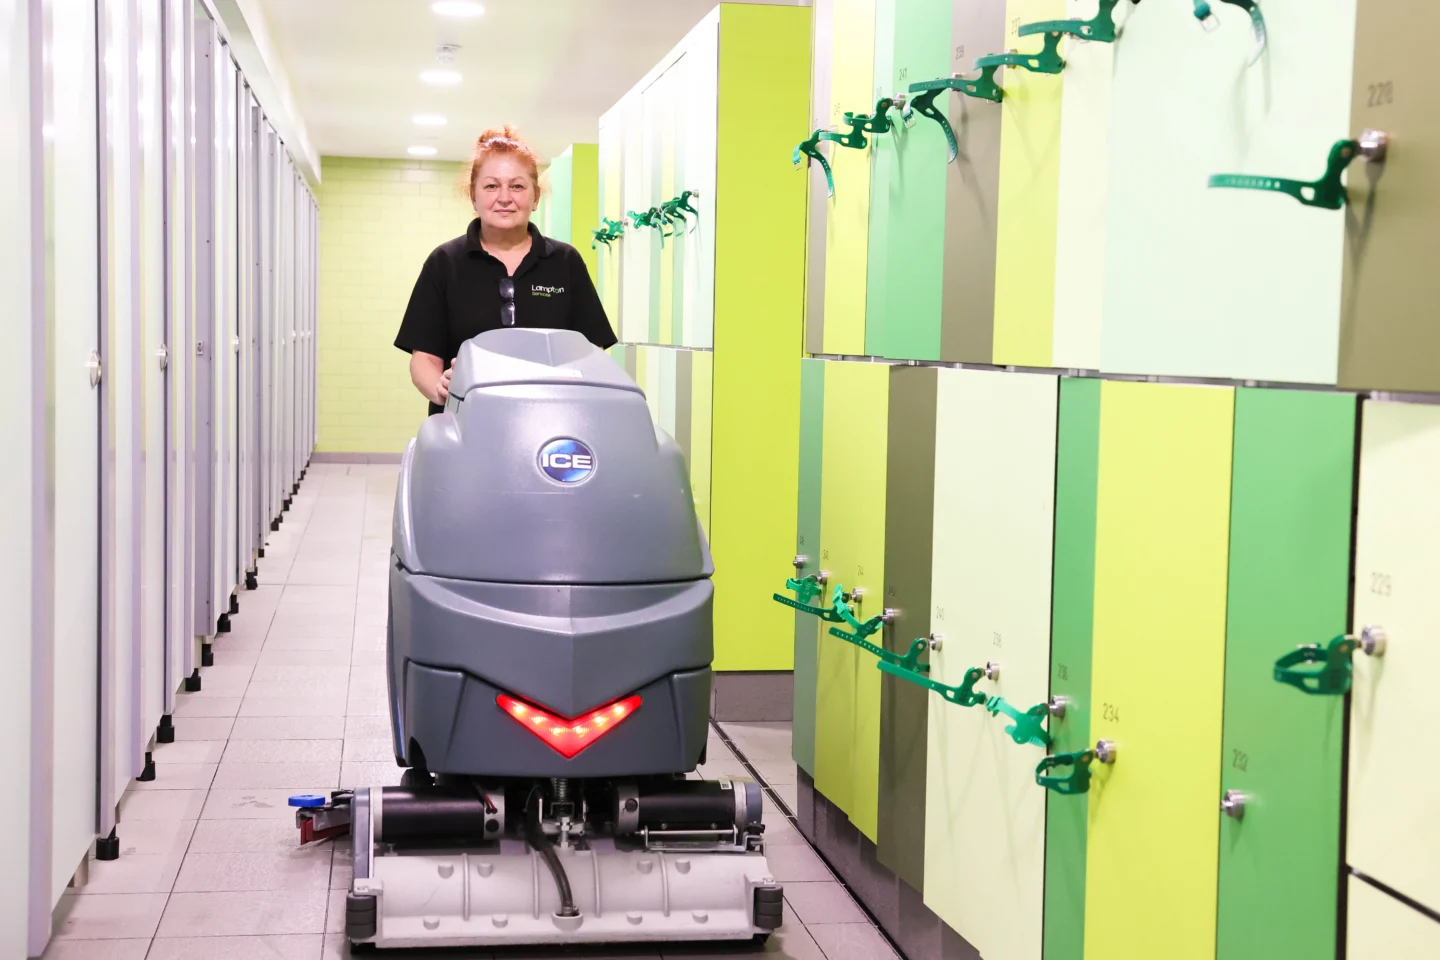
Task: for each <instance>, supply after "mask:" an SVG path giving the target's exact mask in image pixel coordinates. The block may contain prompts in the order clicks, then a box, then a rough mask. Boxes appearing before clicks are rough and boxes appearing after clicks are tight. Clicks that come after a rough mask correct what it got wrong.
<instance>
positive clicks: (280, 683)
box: [245, 668, 350, 700]
mask: <svg viewBox="0 0 1440 960" xmlns="http://www.w3.org/2000/svg"><path fill="white" fill-rule="evenodd" d="M349 689H350V678H349V677H348V676H347V675H345V674H343V673H342V674H340V675H339V676H314V675H312V676H306V675H305V673H304V668H296V669H295V670H294V671H293V672H292V674H291V676H290V677H289V678H288V679H286V680H252V681H250V686H249V688H248V689H247V690H246V691H245V695H246V697H247V698H252V697H270V698H276V699H279V698H292V699H295V700H308V699H315V698H320V699H337V698H339V697H343V696H345V695H346V693H347V692H348V691H349Z"/></svg>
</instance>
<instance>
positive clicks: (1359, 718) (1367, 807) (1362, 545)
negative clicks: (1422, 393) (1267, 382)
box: [1345, 400, 1440, 912]
mask: <svg viewBox="0 0 1440 960" xmlns="http://www.w3.org/2000/svg"><path fill="white" fill-rule="evenodd" d="M1437 467H1440V406H1435V405H1430V404H1418V403H1384V402H1376V401H1373V400H1371V401H1366V402H1365V405H1364V409H1363V416H1362V421H1361V432H1360V483H1359V492H1358V494H1357V496H1358V509H1357V518H1356V525H1355V593H1354V613H1353V616H1352V619H1351V623H1350V632H1351V633H1352V634H1358V633H1359V632H1360V631H1361V630H1362V629H1364V628H1365V627H1367V626H1374V627H1378V628H1380V629H1381V630H1383V631H1384V633H1385V635H1386V637H1387V640H1386V644H1385V647H1384V649H1383V651H1380V653H1381V655H1379V656H1367V655H1365V654H1364V653H1362V652H1360V651H1358V650H1357V651H1356V652H1355V653H1354V654H1353V655H1352V656H1353V661H1354V679H1353V681H1352V693H1351V705H1350V743H1349V792H1348V797H1347V816H1346V851H1345V857H1346V861H1347V862H1348V863H1349V865H1350V868H1351V869H1352V870H1355V871H1358V872H1360V873H1363V874H1364V875H1365V876H1367V877H1370V878H1372V879H1374V880H1377V881H1379V882H1381V883H1383V884H1385V885H1386V886H1388V887H1390V888H1391V889H1393V890H1396V891H1398V892H1399V893H1400V894H1402V895H1404V896H1406V897H1409V898H1411V899H1412V900H1415V901H1417V902H1418V903H1420V904H1421V905H1423V906H1424V907H1427V908H1429V909H1430V910H1431V911H1436V912H1440V829H1437V828H1436V824H1437V822H1440V791H1437V790H1436V789H1435V786H1434V783H1433V779H1434V778H1433V775H1432V774H1431V773H1430V772H1429V768H1428V767H1427V766H1426V765H1425V764H1424V763H1417V762H1416V755H1415V751H1414V747H1413V744H1414V743H1415V740H1414V738H1415V735H1416V733H1415V732H1416V731H1423V730H1429V729H1432V728H1433V726H1434V724H1435V722H1436V720H1437V719H1440V706H1437V703H1436V700H1435V697H1434V696H1433V695H1432V694H1431V681H1432V678H1433V677H1434V676H1435V675H1436V671H1437V670H1440V644H1436V643H1435V642H1434V637H1435V635H1436V633H1437V630H1440V603H1437V601H1436V599H1435V590H1434V584H1435V582H1436V579H1437V577H1440V499H1437V498H1436V494H1435V482H1434V478H1435V476H1436V473H1435V471H1436V469H1437ZM1352 889H1353V885H1352Z"/></svg>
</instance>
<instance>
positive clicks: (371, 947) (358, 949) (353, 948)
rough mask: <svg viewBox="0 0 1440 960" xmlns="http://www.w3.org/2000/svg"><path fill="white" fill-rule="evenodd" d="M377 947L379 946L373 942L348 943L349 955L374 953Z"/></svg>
mask: <svg viewBox="0 0 1440 960" xmlns="http://www.w3.org/2000/svg"><path fill="white" fill-rule="evenodd" d="M378 949H379V948H378V947H376V946H375V944H373V943H368V942H367V943H352V944H350V955H351V956H354V955H355V954H357V953H374V952H376V950H378Z"/></svg>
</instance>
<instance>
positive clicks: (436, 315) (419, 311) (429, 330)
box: [395, 251, 450, 360]
mask: <svg viewBox="0 0 1440 960" xmlns="http://www.w3.org/2000/svg"><path fill="white" fill-rule="evenodd" d="M441 273H442V271H441V264H440V257H439V255H438V251H437V252H436V253H432V254H430V256H428V257H426V258H425V265H424V266H422V267H421V268H420V276H418V277H416V278H415V288H414V289H413V290H411V291H410V303H409V304H408V305H407V306H406V307H405V316H404V318H403V319H402V320H401V321H400V332H399V333H398V334H396V336H395V346H397V347H399V348H400V349H401V350H404V351H405V352H406V353H415V352H416V351H419V352H420V353H429V354H433V355H434V356H437V357H440V358H442V359H446V360H448V359H449V357H450V325H449V322H448V321H447V319H446V315H445V289H444V285H443V283H442V282H441Z"/></svg>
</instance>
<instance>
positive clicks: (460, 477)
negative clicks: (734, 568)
mask: <svg viewBox="0 0 1440 960" xmlns="http://www.w3.org/2000/svg"><path fill="white" fill-rule="evenodd" d="M451 387H452V390H453V391H454V393H452V398H453V402H452V403H450V404H449V405H448V407H447V409H446V411H445V412H443V413H439V414H436V415H434V416H432V417H428V418H427V419H426V421H425V422H424V424H422V425H421V428H420V431H419V433H418V435H417V436H416V438H415V439H414V440H413V441H411V443H410V445H409V447H408V448H407V449H406V452H405V456H404V458H403V460H402V463H401V470H400V480H399V489H398V490H397V495H396V501H395V517H394V535H393V542H394V552H395V555H396V557H397V558H398V560H399V563H400V565H401V566H402V567H404V568H405V569H406V570H409V571H411V572H413V573H423V574H428V575H431V576H436V577H446V578H451V579H461V580H484V581H489V582H493V583H570V584H612V583H613V584H619V583H665V582H674V581H680V580H694V579H700V578H704V577H709V576H710V575H711V574H712V573H713V572H714V564H713V562H712V560H711V557H710V550H709V545H708V544H707V543H706V542H705V537H704V534H703V531H702V530H701V528H700V524H699V520H698V518H697V516H696V514H695V505H694V501H693V499H692V497H691V493H690V483H689V475H688V472H687V470H686V466H685V458H684V455H683V454H682V453H681V451H680V448H679V447H678V446H677V445H676V444H675V442H674V441H673V440H672V439H671V438H670V437H669V436H667V435H666V434H665V433H664V432H663V431H661V430H659V429H658V428H657V427H656V426H655V424H654V423H653V421H652V420H651V416H650V408H649V407H648V406H647V405H646V403H645V396H644V394H643V393H642V392H641V391H640V389H639V387H637V386H636V385H635V383H634V381H633V380H631V379H630V378H629V376H628V375H627V374H626V373H625V371H624V369H622V368H621V367H620V366H619V365H618V364H616V363H615V361H614V360H613V359H611V358H610V356H609V355H608V354H606V353H605V352H604V351H602V350H599V349H598V348H596V347H594V346H593V345H592V344H590V342H589V341H587V340H586V339H585V338H584V337H583V336H581V335H580V334H579V333H575V332H573V331H568V330H533V329H524V328H514V327H511V328H505V329H501V330H492V331H488V332H486V333H483V334H481V335H480V336H478V337H476V338H474V339H472V340H470V341H467V342H466V343H465V344H464V345H463V346H462V347H461V349H460V353H459V357H458V359H457V361H456V364H455V369H454V371H453V373H452V376H451ZM561 438H570V439H575V440H579V441H580V442H582V443H583V444H585V445H586V446H587V447H588V448H589V449H590V450H591V451H592V452H593V454H594V469H593V471H591V473H590V475H589V476H588V477H587V478H586V479H584V480H583V481H581V482H579V483H573V484H564V483H560V482H557V481H556V480H553V479H551V478H550V477H548V476H547V475H546V474H545V473H544V472H543V471H542V470H541V466H540V454H541V450H542V448H544V447H545V445H546V444H548V443H549V442H550V441H552V440H556V439H561Z"/></svg>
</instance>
